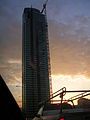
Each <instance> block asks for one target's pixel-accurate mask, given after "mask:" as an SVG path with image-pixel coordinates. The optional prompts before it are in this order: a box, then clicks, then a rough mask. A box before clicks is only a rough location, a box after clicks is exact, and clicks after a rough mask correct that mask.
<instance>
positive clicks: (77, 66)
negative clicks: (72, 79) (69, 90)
mask: <svg viewBox="0 0 90 120" xmlns="http://www.w3.org/2000/svg"><path fill="white" fill-rule="evenodd" d="M75 18H76V19H77V17H75ZM83 19H84V17H83V18H82V19H81V17H80V18H79V20H78V19H77V21H78V23H81V24H80V26H78V27H77V29H76V28H75V27H76V26H75V27H74V25H75V24H72V23H73V22H71V24H63V23H58V22H55V21H50V22H49V30H50V32H49V39H50V49H51V50H50V51H51V67H52V74H69V75H70V74H71V75H75V74H84V75H86V76H89V77H90V75H89V72H90V65H89V62H90V55H89V52H90V47H89V46H90V37H89V34H87V32H86V31H87V30H89V29H90V23H88V27H86V24H87V22H86V24H84V25H83V22H81V21H83ZM85 19H86V18H85ZM77 21H76V22H77ZM86 21H88V18H87V19H86ZM84 22H85V21H84ZM82 27H83V31H84V32H83V31H82ZM88 33H89V31H88Z"/></svg>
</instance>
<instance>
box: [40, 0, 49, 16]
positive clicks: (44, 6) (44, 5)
mask: <svg viewBox="0 0 90 120" xmlns="http://www.w3.org/2000/svg"><path fill="white" fill-rule="evenodd" d="M47 2H48V0H46V1H45V3H44V4H43V8H42V10H41V13H43V12H44V13H45V14H46V6H47Z"/></svg>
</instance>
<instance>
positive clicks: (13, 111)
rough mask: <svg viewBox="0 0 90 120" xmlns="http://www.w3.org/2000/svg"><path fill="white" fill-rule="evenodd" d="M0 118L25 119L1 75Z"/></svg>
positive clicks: (2, 119) (7, 119)
mask: <svg viewBox="0 0 90 120" xmlns="http://www.w3.org/2000/svg"><path fill="white" fill-rule="evenodd" d="M0 120H25V119H24V118H23V115H22V112H21V110H20V108H19V106H18V104H17V103H16V101H15V99H14V97H13V95H12V94H11V92H10V90H9V89H8V87H7V85H6V84H5V82H4V80H3V78H2V77H1V76H0Z"/></svg>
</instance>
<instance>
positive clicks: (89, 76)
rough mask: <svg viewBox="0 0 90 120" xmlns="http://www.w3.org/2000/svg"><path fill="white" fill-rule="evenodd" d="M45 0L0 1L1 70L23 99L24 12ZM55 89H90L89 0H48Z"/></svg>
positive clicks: (16, 96)
mask: <svg viewBox="0 0 90 120" xmlns="http://www.w3.org/2000/svg"><path fill="white" fill-rule="evenodd" d="M44 2H45V0H1V1H0V74H1V75H2V77H3V78H4V80H5V82H6V84H7V85H8V86H9V88H10V90H11V92H12V93H13V95H14V97H15V98H16V100H17V101H18V103H19V102H20V103H21V86H22V75H21V73H22V71H21V68H22V13H23V10H24V8H25V7H31V5H32V7H35V8H37V9H40V10H42V5H43V3H44ZM47 21H48V35H49V46H50V62H51V74H52V87H53V92H54V91H56V90H58V89H60V88H61V87H64V86H65V87H66V88H67V89H69V90H72V89H73V90H76V89H90V0H48V4H47ZM20 103H19V104H20Z"/></svg>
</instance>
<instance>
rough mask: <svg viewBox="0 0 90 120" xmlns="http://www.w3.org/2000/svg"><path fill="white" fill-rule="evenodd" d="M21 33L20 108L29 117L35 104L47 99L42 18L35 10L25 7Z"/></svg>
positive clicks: (46, 51)
mask: <svg viewBox="0 0 90 120" xmlns="http://www.w3.org/2000/svg"><path fill="white" fill-rule="evenodd" d="M22 32H23V33H22V39H23V40H22V109H23V112H24V113H25V116H26V117H27V118H32V117H33V116H34V115H35V114H36V112H37V109H38V105H39V103H40V102H42V101H44V100H46V99H48V98H49V97H50V82H51V81H50V80H49V77H50V61H49V44H48V29H47V21H46V16H45V15H44V14H42V13H40V11H39V10H37V9H35V8H25V9H24V12H23V30H22Z"/></svg>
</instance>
